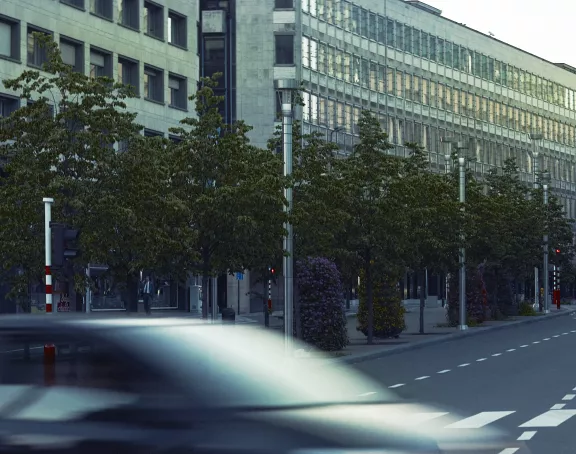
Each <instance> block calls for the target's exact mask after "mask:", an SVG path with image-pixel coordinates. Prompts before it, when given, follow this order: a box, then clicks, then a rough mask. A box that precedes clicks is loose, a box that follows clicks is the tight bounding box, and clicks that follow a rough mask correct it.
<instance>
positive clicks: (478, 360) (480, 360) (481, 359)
mask: <svg viewBox="0 0 576 454" xmlns="http://www.w3.org/2000/svg"><path fill="white" fill-rule="evenodd" d="M482 361H486V358H480V359H477V360H476V362H477V363H481V362H482Z"/></svg>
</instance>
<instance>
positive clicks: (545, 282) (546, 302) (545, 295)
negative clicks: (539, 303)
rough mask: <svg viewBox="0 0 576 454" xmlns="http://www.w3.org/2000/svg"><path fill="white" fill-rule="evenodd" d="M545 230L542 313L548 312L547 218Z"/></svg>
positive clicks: (545, 189)
mask: <svg viewBox="0 0 576 454" xmlns="http://www.w3.org/2000/svg"><path fill="white" fill-rule="evenodd" d="M542 189H544V207H545V208H546V213H548V185H547V184H545V185H543V186H542ZM545 228H546V230H545V231H544V241H543V242H544V270H543V271H544V273H543V274H544V276H542V279H544V313H545V314H549V313H550V300H549V298H548V290H549V289H548V285H549V277H548V220H546V225H545Z"/></svg>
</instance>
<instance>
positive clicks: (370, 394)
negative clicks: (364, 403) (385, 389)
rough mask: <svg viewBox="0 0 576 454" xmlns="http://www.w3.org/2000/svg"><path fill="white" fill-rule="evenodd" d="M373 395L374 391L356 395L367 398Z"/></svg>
mask: <svg viewBox="0 0 576 454" xmlns="http://www.w3.org/2000/svg"><path fill="white" fill-rule="evenodd" d="M374 394H377V393H376V391H371V392H369V393H362V394H358V397H367V396H372V395H374Z"/></svg>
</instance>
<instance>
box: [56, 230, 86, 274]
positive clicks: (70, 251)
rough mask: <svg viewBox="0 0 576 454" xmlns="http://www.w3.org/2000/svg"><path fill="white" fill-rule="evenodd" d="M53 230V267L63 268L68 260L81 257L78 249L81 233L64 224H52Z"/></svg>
mask: <svg viewBox="0 0 576 454" xmlns="http://www.w3.org/2000/svg"><path fill="white" fill-rule="evenodd" d="M50 227H51V230H52V266H53V267H55V268H58V267H62V266H63V265H64V262H65V261H66V260H68V259H73V258H76V257H78V256H79V255H80V251H79V249H78V237H79V236H80V231H79V230H76V229H72V228H70V227H68V226H67V225H64V224H57V223H54V222H53V223H51V224H50Z"/></svg>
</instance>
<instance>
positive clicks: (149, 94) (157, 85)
mask: <svg viewBox="0 0 576 454" xmlns="http://www.w3.org/2000/svg"><path fill="white" fill-rule="evenodd" d="M163 78H164V73H163V71H162V70H160V69H157V68H153V67H151V66H148V65H146V66H144V97H145V98H146V99H148V100H149V101H156V102H164V81H163Z"/></svg>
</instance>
